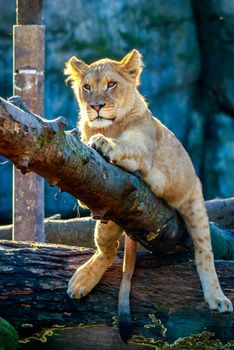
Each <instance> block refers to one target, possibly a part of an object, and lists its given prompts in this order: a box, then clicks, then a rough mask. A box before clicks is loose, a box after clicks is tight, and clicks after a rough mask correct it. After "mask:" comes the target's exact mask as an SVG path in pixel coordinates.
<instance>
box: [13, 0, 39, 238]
mask: <svg viewBox="0 0 234 350" xmlns="http://www.w3.org/2000/svg"><path fill="white" fill-rule="evenodd" d="M41 19H42V0H17V1H16V23H17V25H15V26H14V95H20V96H21V97H22V99H23V101H24V102H25V103H26V104H27V106H28V107H29V108H30V110H31V111H32V112H33V113H36V114H39V115H40V116H43V113H44V104H43V100H44V99H43V96H44V37H45V28H44V26H43V25H41ZM25 161H27V159H26V160H25ZM29 161H30V160H29ZM13 239H14V240H23V241H25V240H29V241H41V242H44V241H45V234H44V180H43V179H42V178H41V177H40V176H38V175H36V174H33V173H29V174H26V175H22V174H21V172H20V171H19V170H17V169H16V168H15V167H14V173H13Z"/></svg>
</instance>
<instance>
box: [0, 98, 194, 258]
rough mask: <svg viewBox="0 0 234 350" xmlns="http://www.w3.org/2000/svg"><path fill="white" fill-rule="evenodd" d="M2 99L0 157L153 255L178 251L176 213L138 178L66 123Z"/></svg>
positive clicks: (180, 231) (183, 238)
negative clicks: (83, 140) (78, 202)
mask: <svg viewBox="0 0 234 350" xmlns="http://www.w3.org/2000/svg"><path fill="white" fill-rule="evenodd" d="M11 101H12V102H14V103H15V104H18V105H19V106H20V107H21V108H23V109H19V108H17V107H15V106H14V105H13V104H12V103H9V102H7V101H5V100H4V99H0V154H1V155H3V156H5V157H7V158H9V159H11V160H12V161H13V162H14V164H15V166H16V167H17V168H18V169H21V171H22V172H23V173H27V172H29V171H33V172H35V173H37V174H39V175H41V176H43V177H45V178H46V179H47V180H48V182H49V183H50V184H53V185H55V184H56V185H58V186H59V187H60V188H61V189H62V190H63V191H67V192H68V193H70V194H72V195H73V196H75V197H76V198H79V199H80V200H81V201H82V202H83V203H84V204H86V205H87V207H89V208H90V209H91V210H92V213H93V218H94V219H101V220H102V221H104V222H105V221H108V220H110V219H111V220H113V221H115V222H117V223H118V224H120V225H121V226H122V227H123V228H124V230H125V231H126V232H127V233H128V234H129V235H130V236H132V238H134V239H136V240H137V241H139V242H140V243H141V244H142V245H143V246H144V247H145V248H147V249H148V250H151V251H153V252H155V253H162V252H165V251H172V250H175V249H176V250H177V249H178V248H179V249H180V248H181V247H183V246H186V245H187V241H188V239H187V238H188V235H187V232H186V230H185V227H184V224H183V221H182V219H181V218H180V217H179V215H178V213H177V212H176V211H174V210H172V209H171V208H169V207H168V206H167V205H166V204H165V202H164V201H163V200H161V199H158V198H156V197H155V196H154V195H153V193H152V192H151V191H150V190H149V188H148V187H147V186H146V184H145V183H144V182H143V181H142V179H140V178H139V177H137V176H134V175H133V174H130V173H128V172H126V171H124V170H123V169H120V168H119V167H117V166H115V165H113V164H111V163H107V162H106V161H105V160H104V159H103V157H101V156H100V155H99V154H98V153H97V152H96V151H94V150H93V149H91V148H89V147H87V146H86V145H84V144H83V143H81V142H80V141H79V140H78V138H77V131H76V130H73V131H70V132H68V131H67V132H65V131H64V127H65V126H66V120H65V119H64V118H62V117H59V118H58V119H56V120H53V121H48V120H45V119H42V118H40V117H38V116H36V115H34V114H32V113H31V112H30V111H29V110H28V109H27V107H26V106H25V105H22V101H21V100H20V99H18V98H13V99H11Z"/></svg>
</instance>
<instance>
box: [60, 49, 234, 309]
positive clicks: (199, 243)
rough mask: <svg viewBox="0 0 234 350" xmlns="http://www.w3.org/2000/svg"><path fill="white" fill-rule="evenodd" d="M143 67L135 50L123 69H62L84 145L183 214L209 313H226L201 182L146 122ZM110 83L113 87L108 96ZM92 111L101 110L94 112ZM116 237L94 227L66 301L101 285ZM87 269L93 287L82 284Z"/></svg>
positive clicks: (108, 63)
mask: <svg viewBox="0 0 234 350" xmlns="http://www.w3.org/2000/svg"><path fill="white" fill-rule="evenodd" d="M142 67H143V64H142V60H141V55H140V54H139V52H138V51H137V50H133V51H132V52H131V53H129V54H128V55H127V56H125V57H124V58H123V59H122V60H121V61H113V60H110V59H102V60H99V61H97V62H94V63H92V64H91V65H87V64H85V63H84V62H82V61H81V60H79V59H77V58H75V57H72V58H71V60H69V61H68V63H67V65H66V74H68V76H69V78H68V79H70V80H71V81H72V87H73V90H74V93H75V95H76V97H77V99H78V102H79V105H80V122H79V128H80V131H81V136H82V140H83V141H84V142H85V143H88V144H90V145H91V146H92V147H94V148H96V149H97V150H98V151H99V152H100V153H101V154H102V155H103V156H104V157H107V158H108V159H109V160H110V161H111V162H113V163H116V164H118V165H119V166H121V167H123V168H124V169H126V170H128V171H136V170H138V171H140V172H141V173H142V175H143V178H144V180H145V181H146V182H147V183H148V185H149V186H150V187H151V189H152V191H153V192H154V193H155V195H156V196H158V197H161V198H164V199H165V200H166V202H167V203H168V204H169V205H170V206H171V207H173V208H176V209H177V210H178V211H179V212H180V213H181V215H182V216H183V218H184V220H185V222H186V224H187V227H188V230H189V232H190V234H191V236H192V239H193V242H194V247H195V257H196V265H197V270H198V273H199V276H200V279H201V283H202V287H203V291H204V295H205V299H206V301H207V303H208V304H209V306H210V308H211V309H219V311H221V312H224V311H232V305H231V302H230V301H229V300H228V299H227V298H226V297H225V296H224V294H223V292H222V290H221V288H220V285H219V282H218V279H217V276H216V272H215V268H214V262H213V254H212V249H211V243H210V232H209V225H208V218H207V214H206V211H205V206H204V200H203V195H202V190H201V185H200V182H199V180H198V178H197V176H196V174H195V171H194V168H193V165H192V162H191V160H190V158H189V156H188V154H187V152H186V151H185V150H184V148H183V146H182V145H181V143H180V142H179V141H178V140H177V138H176V137H175V136H174V134H173V133H172V132H171V131H169V130H168V129H167V128H166V127H165V126H164V125H162V123H161V122H160V121H159V120H158V119H156V118H154V117H153V116H152V114H151V112H150V111H149V109H148V106H147V104H146V102H145V100H144V98H143V97H142V96H141V95H140V93H139V91H138V90H137V86H138V84H139V78H140V74H141V70H142ZM110 82H112V83H110ZM108 83H109V84H110V85H113V83H115V85H114V87H111V88H109V87H108V86H109V85H108ZM89 87H90V89H89ZM87 88H88V91H87ZM93 105H94V106H97V105H98V106H103V107H102V108H100V110H99V111H97V110H95V109H94V108H93V107H92V106H93ZM121 233H122V230H121V229H120V227H119V226H118V225H117V224H115V223H113V222H109V223H108V224H106V225H105V224H101V223H100V222H98V223H97V227H96V233H95V237H96V244H97V248H98V250H97V253H96V254H95V255H94V257H92V258H91V259H90V261H88V262H87V263H86V264H85V265H84V266H82V267H80V268H79V269H78V270H77V272H76V274H75V275H74V276H73V278H72V280H71V281H70V283H69V294H70V295H71V296H73V297H75V298H80V297H81V296H83V295H85V294H87V293H88V292H89V291H90V290H91V289H92V288H93V287H94V285H96V283H97V282H98V281H99V280H100V278H101V275H102V274H103V273H104V271H105V269H106V268H107V267H108V265H109V264H111V262H112V261H113V259H114V256H115V253H116V247H115V242H116V241H117V240H118V238H119V236H120V234H121ZM109 257H111V258H109ZM90 269H91V270H92V275H93V280H92V282H91V281H90V279H89V278H88V279H87V278H86V274H87V271H88V270H90ZM214 285H215V286H216V287H215V288H214V287H213V286H214ZM217 286H218V288H217Z"/></svg>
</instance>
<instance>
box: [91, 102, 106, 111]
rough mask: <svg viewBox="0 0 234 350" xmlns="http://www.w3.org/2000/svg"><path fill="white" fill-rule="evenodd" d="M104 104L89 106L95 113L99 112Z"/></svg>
mask: <svg viewBox="0 0 234 350" xmlns="http://www.w3.org/2000/svg"><path fill="white" fill-rule="evenodd" d="M105 105H106V104H105V103H101V104H97V105H93V104H91V105H90V107H91V108H93V109H95V111H96V112H99V111H100V109H101V108H103V107H104V106H105Z"/></svg>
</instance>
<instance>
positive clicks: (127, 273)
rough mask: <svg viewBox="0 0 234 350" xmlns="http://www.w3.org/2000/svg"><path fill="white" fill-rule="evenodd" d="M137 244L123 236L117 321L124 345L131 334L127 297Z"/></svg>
mask: <svg viewBox="0 0 234 350" xmlns="http://www.w3.org/2000/svg"><path fill="white" fill-rule="evenodd" d="M136 246H137V242H135V241H133V240H132V239H131V238H129V237H128V236H127V235H126V234H125V247H124V261H123V277H122V282H121V286H120V291H119V304H118V320H119V322H118V323H119V333H120V336H121V338H122V339H123V341H124V342H125V343H127V341H128V339H129V338H130V336H131V333H132V318H131V312H130V306H129V295H130V291H131V279H132V275H133V272H134V268H135V262H136Z"/></svg>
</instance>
